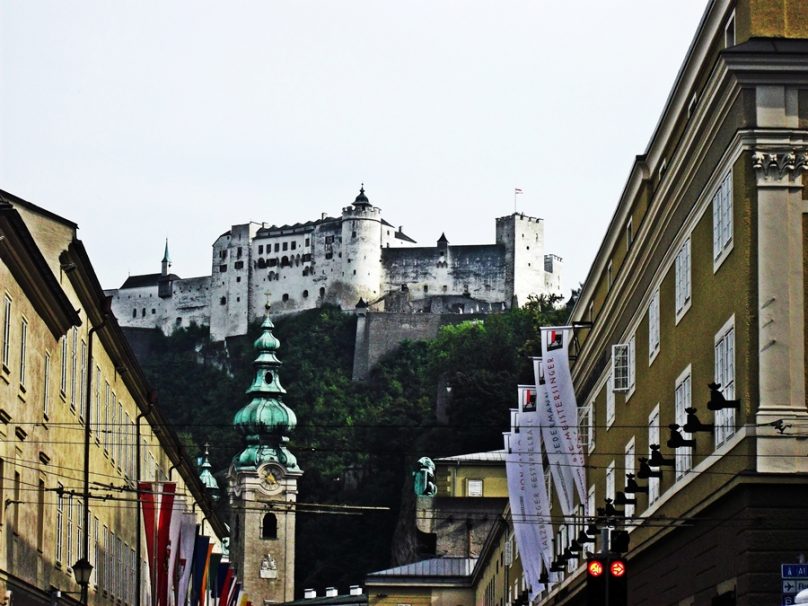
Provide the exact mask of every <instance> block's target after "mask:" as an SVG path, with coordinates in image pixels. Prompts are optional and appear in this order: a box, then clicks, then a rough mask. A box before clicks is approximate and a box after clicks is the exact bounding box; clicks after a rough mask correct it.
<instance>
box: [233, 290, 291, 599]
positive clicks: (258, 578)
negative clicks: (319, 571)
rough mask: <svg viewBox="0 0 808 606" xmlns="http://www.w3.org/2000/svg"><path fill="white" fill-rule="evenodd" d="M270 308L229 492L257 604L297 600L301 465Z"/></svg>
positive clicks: (239, 422) (238, 418) (240, 416)
mask: <svg viewBox="0 0 808 606" xmlns="http://www.w3.org/2000/svg"><path fill="white" fill-rule="evenodd" d="M272 328H273V324H272V321H271V320H270V319H269V306H268V305H267V306H266V316H265V318H264V323H263V324H262V325H261V330H262V333H261V336H260V337H258V339H257V340H256V341H255V349H256V351H257V352H258V356H257V357H256V359H255V362H254V367H255V377H254V379H253V383H252V385H251V386H250V388H249V389H248V390H247V394H248V395H250V396H251V398H252V399H251V400H250V403H249V404H247V406H245V407H244V408H242V409H241V410H239V411H238V412H237V413H236V415H235V417H234V418H233V425H234V426H235V428H236V430H237V431H238V432H239V433H240V434H241V436H242V437H243V440H244V449H243V450H242V451H241V453H239V454H238V455H236V456H235V457H233V462H232V464H231V466H230V470H229V472H228V493H229V496H230V506H231V510H232V512H233V514H232V515H233V517H232V520H231V529H230V532H231V543H230V558H231V561H232V562H233V564H234V566H235V568H236V571H237V573H238V575H239V579H241V581H242V583H243V587H244V591H245V592H246V593H247V594H248V595H250V596H252V598H253V600H254V601H255V603H256V604H262V603H263V604H266V603H279V602H288V601H291V600H293V599H294V580H295V520H296V516H295V502H296V501H297V481H298V479H299V478H300V476H301V475H303V472H302V470H301V469H300V467H298V465H297V460H296V459H295V457H294V455H293V454H292V453H291V452H289V450H288V449H287V448H286V443H287V442H288V441H289V438H288V437H287V436H288V434H289V433H290V432H291V431H292V430H293V429H294V428H295V425H296V424H297V418H296V417H295V413H294V412H292V410H291V409H290V408H289V407H288V406H286V404H284V403H283V394H285V393H286V390H285V389H284V388H283V387H282V386H281V383H280V378H279V377H278V369H279V367H280V365H281V362H280V361H279V360H278V358H277V357H276V356H275V352H276V351H277V350H278V347H279V346H280V342H279V341H278V339H276V338H275V336H274V335H273V334H272Z"/></svg>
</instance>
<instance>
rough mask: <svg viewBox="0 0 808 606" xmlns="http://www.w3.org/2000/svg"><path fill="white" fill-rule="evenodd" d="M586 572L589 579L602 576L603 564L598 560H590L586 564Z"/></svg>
mask: <svg viewBox="0 0 808 606" xmlns="http://www.w3.org/2000/svg"><path fill="white" fill-rule="evenodd" d="M586 571H587V572H588V573H589V576H591V577H599V576H600V575H602V574H603V562H601V561H599V560H592V561H591V562H589V564H587V566H586Z"/></svg>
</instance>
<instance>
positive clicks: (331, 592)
mask: <svg viewBox="0 0 808 606" xmlns="http://www.w3.org/2000/svg"><path fill="white" fill-rule="evenodd" d="M325 597H327V598H335V597H337V588H336V587H326V588H325Z"/></svg>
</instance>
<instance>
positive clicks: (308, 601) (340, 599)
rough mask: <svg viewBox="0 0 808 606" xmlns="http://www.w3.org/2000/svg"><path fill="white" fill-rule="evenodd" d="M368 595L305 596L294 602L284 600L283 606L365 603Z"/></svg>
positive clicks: (328, 605)
mask: <svg viewBox="0 0 808 606" xmlns="http://www.w3.org/2000/svg"><path fill="white" fill-rule="evenodd" d="M367 603H368V596H367V594H365V593H360V594H359V595H337V596H334V597H332V598H326V597H319V598H305V599H302V600H295V601H294V602H284V605H285V606H340V605H341V604H367Z"/></svg>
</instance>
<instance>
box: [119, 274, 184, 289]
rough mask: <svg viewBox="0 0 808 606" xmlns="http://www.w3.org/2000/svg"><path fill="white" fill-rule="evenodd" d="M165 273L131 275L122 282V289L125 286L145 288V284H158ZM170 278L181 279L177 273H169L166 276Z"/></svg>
mask: <svg viewBox="0 0 808 606" xmlns="http://www.w3.org/2000/svg"><path fill="white" fill-rule="evenodd" d="M162 277H163V274H159V273H158V274H141V275H139V276H129V277H128V278H126V281H125V282H124V283H123V284H121V290H123V289H124V288H143V287H144V286H157V283H158V282H159V281H160V278H162ZM166 278H168V279H169V280H179V279H180V277H179V276H178V275H177V274H168V275H167V276H166Z"/></svg>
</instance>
